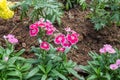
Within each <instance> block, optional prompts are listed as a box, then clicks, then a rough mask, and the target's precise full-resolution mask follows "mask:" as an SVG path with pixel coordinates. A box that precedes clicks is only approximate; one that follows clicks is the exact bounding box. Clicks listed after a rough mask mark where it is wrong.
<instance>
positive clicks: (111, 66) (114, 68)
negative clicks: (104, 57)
mask: <svg viewBox="0 0 120 80" xmlns="http://www.w3.org/2000/svg"><path fill="white" fill-rule="evenodd" d="M110 69H111V70H116V69H118V66H117V65H116V64H111V65H110Z"/></svg>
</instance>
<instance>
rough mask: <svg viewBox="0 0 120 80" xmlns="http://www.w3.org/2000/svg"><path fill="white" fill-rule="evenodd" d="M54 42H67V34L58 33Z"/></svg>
mask: <svg viewBox="0 0 120 80" xmlns="http://www.w3.org/2000/svg"><path fill="white" fill-rule="evenodd" d="M54 42H55V44H61V43H63V42H65V35H63V34H59V35H57V36H56V37H55V39H54Z"/></svg>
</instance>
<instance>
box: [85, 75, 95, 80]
mask: <svg viewBox="0 0 120 80" xmlns="http://www.w3.org/2000/svg"><path fill="white" fill-rule="evenodd" d="M96 78H97V76H96V75H91V76H89V77H88V78H87V80H96Z"/></svg>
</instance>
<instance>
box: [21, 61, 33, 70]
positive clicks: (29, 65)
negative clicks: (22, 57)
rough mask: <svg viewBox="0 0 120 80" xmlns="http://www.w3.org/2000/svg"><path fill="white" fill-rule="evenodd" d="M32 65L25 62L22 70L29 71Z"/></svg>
mask: <svg viewBox="0 0 120 80" xmlns="http://www.w3.org/2000/svg"><path fill="white" fill-rule="evenodd" d="M31 67H32V65H31V64H30V63H25V64H24V65H23V66H22V67H21V70H22V71H28V70H29V69H30V68H31Z"/></svg>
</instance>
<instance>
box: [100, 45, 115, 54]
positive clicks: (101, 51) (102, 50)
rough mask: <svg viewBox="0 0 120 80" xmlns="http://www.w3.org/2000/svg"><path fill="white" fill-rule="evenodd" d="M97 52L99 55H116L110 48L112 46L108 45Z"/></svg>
mask: <svg viewBox="0 0 120 80" xmlns="http://www.w3.org/2000/svg"><path fill="white" fill-rule="evenodd" d="M99 52H100V53H107V52H108V53H111V54H114V53H116V51H115V49H114V48H112V46H111V45H109V44H105V45H104V46H103V48H101V49H100V50H99Z"/></svg>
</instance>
